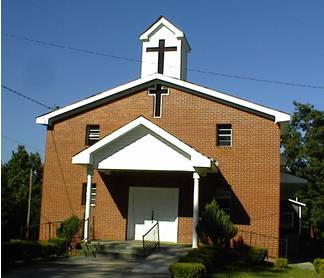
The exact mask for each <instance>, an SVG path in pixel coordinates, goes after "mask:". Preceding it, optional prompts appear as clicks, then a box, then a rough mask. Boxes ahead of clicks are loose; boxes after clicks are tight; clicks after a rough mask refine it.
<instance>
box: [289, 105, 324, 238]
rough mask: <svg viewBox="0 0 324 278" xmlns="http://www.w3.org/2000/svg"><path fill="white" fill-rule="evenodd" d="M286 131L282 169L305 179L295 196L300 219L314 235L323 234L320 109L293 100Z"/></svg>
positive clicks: (323, 133)
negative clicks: (301, 205)
mask: <svg viewBox="0 0 324 278" xmlns="http://www.w3.org/2000/svg"><path fill="white" fill-rule="evenodd" d="M294 106H295V112H294V114H293V115H292V119H291V123H290V125H289V132H288V134H287V135H286V136H284V137H283V147H284V155H285V156H286V157H287V163H286V165H285V166H284V169H283V170H284V171H286V172H288V173H291V174H293V175H296V176H299V177H302V178H305V179H307V180H308V184H307V186H305V187H304V188H303V189H302V190H301V191H300V192H298V194H297V195H298V197H299V198H300V199H301V200H302V201H303V202H305V203H306V205H307V207H306V208H305V210H304V219H305V220H306V221H307V223H308V224H309V225H310V227H311V231H312V234H313V235H314V236H315V237H316V238H324V111H320V110H316V109H314V106H313V105H310V104H301V103H297V102H294Z"/></svg>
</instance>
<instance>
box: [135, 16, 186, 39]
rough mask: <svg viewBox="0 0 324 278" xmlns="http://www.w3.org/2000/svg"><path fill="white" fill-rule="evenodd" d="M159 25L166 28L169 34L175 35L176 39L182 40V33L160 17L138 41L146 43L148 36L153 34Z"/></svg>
mask: <svg viewBox="0 0 324 278" xmlns="http://www.w3.org/2000/svg"><path fill="white" fill-rule="evenodd" d="M161 25H164V26H165V27H167V28H168V29H169V30H170V31H171V32H173V33H174V34H175V35H176V37H177V38H184V33H183V32H182V31H181V30H180V29H178V28H177V27H175V26H174V25H173V24H172V23H171V22H170V21H168V20H167V19H165V18H164V17H163V16H162V17H161V18H160V19H159V20H157V21H156V22H155V23H154V24H153V25H152V26H151V27H150V28H149V29H147V30H146V31H145V32H144V33H143V34H142V35H141V36H140V40H141V41H148V40H149V36H150V34H151V33H152V32H154V31H155V30H156V29H158V28H159V27H160V26H161Z"/></svg>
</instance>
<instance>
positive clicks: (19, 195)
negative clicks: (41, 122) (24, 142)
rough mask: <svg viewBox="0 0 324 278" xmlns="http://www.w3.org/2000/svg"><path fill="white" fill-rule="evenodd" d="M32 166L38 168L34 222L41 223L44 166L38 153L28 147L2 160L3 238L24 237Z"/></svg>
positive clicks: (32, 211)
mask: <svg viewBox="0 0 324 278" xmlns="http://www.w3.org/2000/svg"><path fill="white" fill-rule="evenodd" d="M30 169H33V170H36V172H37V175H34V180H33V183H32V198H31V214H30V225H34V224H38V223H39V208H40V194H41V184H42V179H43V166H42V162H41V158H40V155H39V154H38V153H35V154H34V153H28V152H27V151H26V149H25V147H24V146H18V149H17V151H16V152H12V156H11V158H10V160H9V161H8V162H6V163H1V205H2V213H1V230H2V240H9V239H11V238H18V237H20V228H21V227H22V226H26V219H27V207H28V193H29V179H30Z"/></svg>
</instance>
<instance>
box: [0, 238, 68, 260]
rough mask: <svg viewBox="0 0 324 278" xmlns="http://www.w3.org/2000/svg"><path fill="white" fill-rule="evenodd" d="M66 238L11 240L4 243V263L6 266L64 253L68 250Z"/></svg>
mask: <svg viewBox="0 0 324 278" xmlns="http://www.w3.org/2000/svg"><path fill="white" fill-rule="evenodd" d="M65 242H66V241H65V239H63V240H62V239H51V240H48V241H46V240H42V241H27V240H11V241H10V242H5V243H2V244H1V245H2V250H3V256H2V263H3V264H4V266H8V265H10V264H14V263H15V262H18V261H21V262H30V261H33V260H36V259H39V258H41V259H46V258H49V257H51V256H54V255H57V256H61V255H64V254H65V253H66V251H67V248H66V246H67V245H66V243H65Z"/></svg>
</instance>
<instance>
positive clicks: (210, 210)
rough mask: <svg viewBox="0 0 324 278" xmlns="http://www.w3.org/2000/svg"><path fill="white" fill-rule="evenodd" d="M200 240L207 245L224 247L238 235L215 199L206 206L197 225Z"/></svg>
mask: <svg viewBox="0 0 324 278" xmlns="http://www.w3.org/2000/svg"><path fill="white" fill-rule="evenodd" d="M197 232H198V235H199V238H200V240H201V241H202V242H203V243H206V244H210V243H211V244H212V245H216V246H224V245H226V244H227V243H229V241H230V239H231V238H233V237H234V236H235V235H236V234H237V228H236V227H235V226H234V224H233V223H232V222H231V220H230V217H229V215H228V214H226V212H225V211H224V210H222V209H221V208H220V207H219V206H218V204H217V202H216V200H215V199H213V200H212V201H211V202H210V203H208V204H206V206H205V210H204V212H203V214H202V217H201V219H200V220H199V223H198V225H197Z"/></svg>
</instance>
